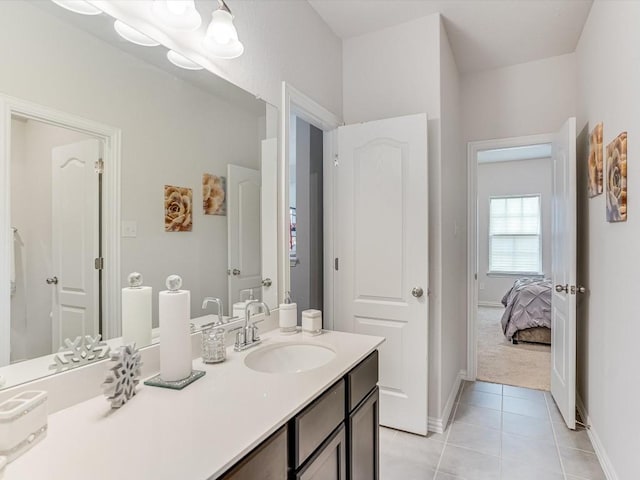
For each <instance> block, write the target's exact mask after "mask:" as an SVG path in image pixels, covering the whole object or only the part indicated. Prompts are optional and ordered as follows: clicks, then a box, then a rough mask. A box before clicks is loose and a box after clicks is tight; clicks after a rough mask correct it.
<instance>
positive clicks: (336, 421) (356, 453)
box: [289, 351, 380, 480]
mask: <svg viewBox="0 0 640 480" xmlns="http://www.w3.org/2000/svg"><path fill="white" fill-rule="evenodd" d="M377 383H378V352H377V351H375V352H373V353H372V354H371V355H369V356H368V357H367V358H365V359H364V360H363V361H362V362H360V363H359V364H358V365H357V366H356V367H354V368H353V369H351V370H350V371H349V373H347V374H346V375H345V377H344V378H343V379H341V380H340V381H339V382H338V383H336V384H335V385H333V386H332V387H331V388H329V389H328V390H327V391H326V392H325V393H323V394H322V395H321V396H320V397H318V399H317V400H315V401H314V402H313V403H312V404H311V405H309V406H308V407H307V408H305V409H304V410H303V411H302V412H301V413H300V414H299V415H298V416H296V418H295V419H293V420H292V421H291V422H290V424H289V447H290V450H289V452H290V464H291V468H290V472H291V474H290V476H289V478H290V479H291V480H347V479H348V480H378V478H379V470H380V468H379V446H378V445H379V437H378V425H379V422H378V401H379V400H378V399H379V394H378V387H377ZM338 402H340V403H338ZM327 432H331V434H327ZM310 438H311V439H312V441H310V440H309V439H310ZM319 439H326V440H324V441H323V442H321V441H319ZM311 451H313V453H312V454H310V455H309V454H308V453H309V452H311Z"/></svg>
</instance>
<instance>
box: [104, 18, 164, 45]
mask: <svg viewBox="0 0 640 480" xmlns="http://www.w3.org/2000/svg"><path fill="white" fill-rule="evenodd" d="M113 28H114V29H115V30H116V32H118V35H120V36H121V37H122V38H124V39H125V40H127V41H129V42H131V43H135V44H136V45H141V46H143V47H156V46H158V45H160V42H156V41H155V40H154V39H153V38H151V37H149V36H147V35H145V34H144V33H141V32H139V31H138V30H136V29H135V28H133V27H130V26H129V25H127V24H126V23H124V22H121V21H120V20H116V21H115V22H114V23H113Z"/></svg>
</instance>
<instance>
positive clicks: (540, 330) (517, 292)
mask: <svg viewBox="0 0 640 480" xmlns="http://www.w3.org/2000/svg"><path fill="white" fill-rule="evenodd" d="M502 304H503V305H504V307H505V311H504V314H503V315H502V332H503V333H504V335H505V337H507V338H508V339H509V340H511V341H513V343H518V342H519V341H520V342H533V343H544V344H547V345H550V344H551V281H550V280H540V279H533V278H520V279H518V280H516V281H515V282H514V283H513V286H512V287H511V288H510V289H509V291H508V292H507V293H506V294H505V295H504V297H503V298H502Z"/></svg>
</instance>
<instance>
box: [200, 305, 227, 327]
mask: <svg viewBox="0 0 640 480" xmlns="http://www.w3.org/2000/svg"><path fill="white" fill-rule="evenodd" d="M210 303H215V304H216V305H217V306H218V321H217V322H211V323H207V324H206V325H203V326H202V328H203V329H204V328H205V327H209V326H211V325H222V324H223V323H224V320H223V318H222V300H220V299H219V298H217V297H205V299H204V301H203V302H202V309H203V310H204V309H205V308H207V305H209V304H210Z"/></svg>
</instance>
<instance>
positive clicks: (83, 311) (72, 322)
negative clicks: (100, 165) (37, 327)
mask: <svg viewBox="0 0 640 480" xmlns="http://www.w3.org/2000/svg"><path fill="white" fill-rule="evenodd" d="M99 158H100V141H99V140H93V139H91V140H84V141H82V142H77V143H73V144H70V145H64V146H60V147H55V148H54V149H53V150H52V161H53V175H52V189H51V190H52V197H53V198H52V205H53V216H52V242H51V246H52V266H53V271H54V272H53V273H54V274H55V276H56V277H57V280H58V281H57V282H55V283H53V284H52V285H51V287H52V288H53V289H54V295H53V308H52V318H51V320H52V330H53V338H52V342H53V344H52V351H53V352H56V351H57V350H58V348H59V347H60V346H61V345H63V344H64V339H65V338H70V339H73V338H75V337H77V336H80V335H91V336H94V335H96V334H97V333H98V332H99V316H100V315H99V278H98V276H99V272H98V270H96V268H95V267H96V265H95V264H94V260H95V259H96V258H97V257H98V256H99V242H100V240H99V228H98V223H99V208H100V204H99V203H100V202H99V185H98V182H99V178H98V175H99V173H98V172H97V171H96V163H97V162H98V160H99Z"/></svg>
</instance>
